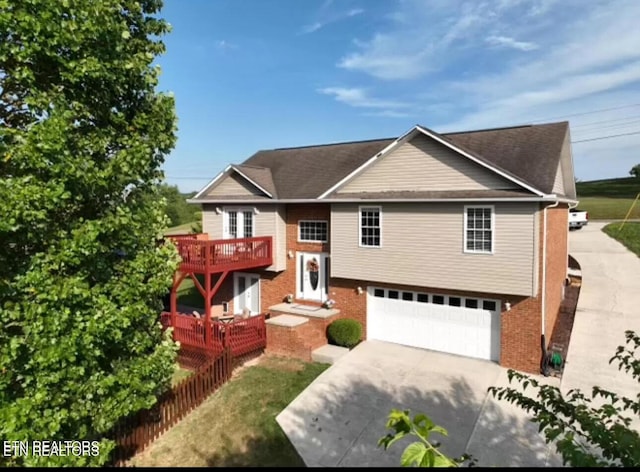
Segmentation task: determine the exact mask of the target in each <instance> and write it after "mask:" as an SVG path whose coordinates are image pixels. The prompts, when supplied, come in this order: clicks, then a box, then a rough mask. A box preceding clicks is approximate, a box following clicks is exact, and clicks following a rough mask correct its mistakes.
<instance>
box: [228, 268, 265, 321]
mask: <svg viewBox="0 0 640 472" xmlns="http://www.w3.org/2000/svg"><path fill="white" fill-rule="evenodd" d="M233 287H234V289H233V295H234V296H233V312H234V313H235V314H236V315H241V314H242V312H243V310H244V309H245V308H248V309H249V310H251V316H255V315H258V314H260V276H259V275H256V274H244V273H242V272H236V273H234V274H233Z"/></svg>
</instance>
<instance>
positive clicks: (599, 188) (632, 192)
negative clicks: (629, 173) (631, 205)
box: [576, 177, 640, 200]
mask: <svg viewBox="0 0 640 472" xmlns="http://www.w3.org/2000/svg"><path fill="white" fill-rule="evenodd" d="M576 190H577V192H578V198H579V199H580V200H582V199H583V198H584V197H608V198H631V199H634V198H636V195H638V193H640V179H638V178H635V177H623V178H620V179H606V180H592V181H590V182H577V183H576Z"/></svg>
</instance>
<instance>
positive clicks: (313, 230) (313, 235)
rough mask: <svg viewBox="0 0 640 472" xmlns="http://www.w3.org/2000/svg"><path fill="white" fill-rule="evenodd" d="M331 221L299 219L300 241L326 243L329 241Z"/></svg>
mask: <svg viewBox="0 0 640 472" xmlns="http://www.w3.org/2000/svg"><path fill="white" fill-rule="evenodd" d="M328 232H329V222H328V221H326V220H300V221H298V241H304V242H308V243H326V242H327V241H328Z"/></svg>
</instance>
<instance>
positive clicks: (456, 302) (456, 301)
mask: <svg viewBox="0 0 640 472" xmlns="http://www.w3.org/2000/svg"><path fill="white" fill-rule="evenodd" d="M460 305H461V300H460V297H449V306H460Z"/></svg>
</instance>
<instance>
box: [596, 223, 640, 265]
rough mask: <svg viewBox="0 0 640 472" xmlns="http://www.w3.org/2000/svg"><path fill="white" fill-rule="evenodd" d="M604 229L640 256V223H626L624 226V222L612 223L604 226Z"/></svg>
mask: <svg viewBox="0 0 640 472" xmlns="http://www.w3.org/2000/svg"><path fill="white" fill-rule="evenodd" d="M621 227H622V229H620V228H621ZM602 231H604V232H605V233H607V234H608V235H609V236H611V237H612V238H613V239H615V240H617V241H620V242H621V243H622V244H624V245H625V246H626V247H627V248H628V249H629V250H630V251H632V252H635V253H636V254H637V255H638V256H639V257H640V223H633V222H632V223H625V225H624V226H622V223H610V224H608V225H607V226H605V227H604V228H602Z"/></svg>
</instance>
